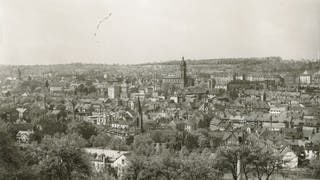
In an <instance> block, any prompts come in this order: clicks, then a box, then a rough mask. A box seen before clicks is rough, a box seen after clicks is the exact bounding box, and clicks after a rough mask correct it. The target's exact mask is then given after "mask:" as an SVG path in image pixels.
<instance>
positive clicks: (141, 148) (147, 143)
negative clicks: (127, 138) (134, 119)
mask: <svg viewBox="0 0 320 180" xmlns="http://www.w3.org/2000/svg"><path fill="white" fill-rule="evenodd" d="M153 143H154V142H153V141H152V139H151V138H150V136H149V135H138V136H135V137H134V141H133V152H135V153H136V154H137V155H143V156H147V157H148V156H151V155H152V154H153V153H154V147H153Z"/></svg>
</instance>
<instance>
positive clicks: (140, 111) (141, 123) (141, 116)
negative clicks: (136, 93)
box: [138, 97, 144, 133]
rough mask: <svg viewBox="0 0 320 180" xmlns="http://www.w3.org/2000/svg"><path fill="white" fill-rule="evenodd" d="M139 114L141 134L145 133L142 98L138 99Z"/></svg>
mask: <svg viewBox="0 0 320 180" xmlns="http://www.w3.org/2000/svg"><path fill="white" fill-rule="evenodd" d="M138 113H139V119H138V127H139V130H140V133H143V131H144V130H143V114H142V107H141V102H140V98H139V97H138Z"/></svg>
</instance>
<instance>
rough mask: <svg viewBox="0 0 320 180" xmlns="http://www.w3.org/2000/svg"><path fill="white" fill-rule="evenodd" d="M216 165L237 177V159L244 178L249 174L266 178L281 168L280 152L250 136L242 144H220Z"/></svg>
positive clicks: (260, 178)
mask: <svg viewBox="0 0 320 180" xmlns="http://www.w3.org/2000/svg"><path fill="white" fill-rule="evenodd" d="M217 157H218V159H217V165H218V166H219V167H221V170H223V169H224V170H228V171H230V172H231V173H232V176H233V179H235V180H236V179H237V177H238V174H237V161H238V160H240V162H241V171H242V173H243V174H244V176H245V178H246V179H248V178H249V176H251V175H252V176H254V177H257V178H258V179H259V180H262V178H263V177H265V178H266V180H268V179H269V178H270V177H271V175H272V174H273V173H274V172H275V171H277V170H278V169H280V168H281V163H282V155H281V154H280V152H279V151H278V150H277V149H276V148H274V147H272V146H271V145H270V144H268V143H267V142H266V141H264V140H262V139H258V138H257V137H254V136H250V137H247V138H246V140H245V141H243V143H242V144H229V145H225V146H220V147H219V148H218V151H217Z"/></svg>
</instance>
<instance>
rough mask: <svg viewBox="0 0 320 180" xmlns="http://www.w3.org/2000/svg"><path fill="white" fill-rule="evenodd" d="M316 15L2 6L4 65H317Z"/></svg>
mask: <svg viewBox="0 0 320 180" xmlns="http://www.w3.org/2000/svg"><path fill="white" fill-rule="evenodd" d="M110 13H112V15H110V17H109V18H108V19H106V20H105V21H103V22H102V23H101V25H100V27H99V29H98V30H97V25H98V23H99V21H100V20H102V19H103V18H104V17H106V16H108V14H110ZM319 13H320V1H318V0H263V1H253V0H243V1H239V0H224V1H217V0H214V1H213V0H203V1H201V2H199V1H196V0H175V1H172V0H161V1H148V0H130V1H125V0H68V1H62V0H29V1H23V0H10V1H4V0H2V1H0V64H52V63H53V64H58V63H72V62H84V63H108V64H112V63H120V64H134V63H144V62H155V61H166V60H172V59H177V58H180V57H181V56H186V57H188V59H206V58H222V57H265V56H281V57H282V58H283V59H296V60H299V59H316V58H317V52H318V49H319V32H320V30H319V29H320V28H319V24H320V14H319ZM95 32H96V35H95Z"/></svg>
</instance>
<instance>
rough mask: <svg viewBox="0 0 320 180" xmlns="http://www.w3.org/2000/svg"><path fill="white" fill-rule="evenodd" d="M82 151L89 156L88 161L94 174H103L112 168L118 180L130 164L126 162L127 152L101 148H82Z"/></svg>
mask: <svg viewBox="0 0 320 180" xmlns="http://www.w3.org/2000/svg"><path fill="white" fill-rule="evenodd" d="M84 151H85V152H86V153H87V154H89V155H90V157H91V159H90V161H91V164H92V167H93V170H94V171H95V172H98V173H99V172H104V171H106V170H108V168H113V169H114V170H115V171H116V173H117V177H118V178H119V179H121V177H122V176H123V173H124V171H125V169H126V168H127V167H128V165H129V164H130V161H129V160H128V155H129V152H127V151H116V150H111V149H101V148H84Z"/></svg>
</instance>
